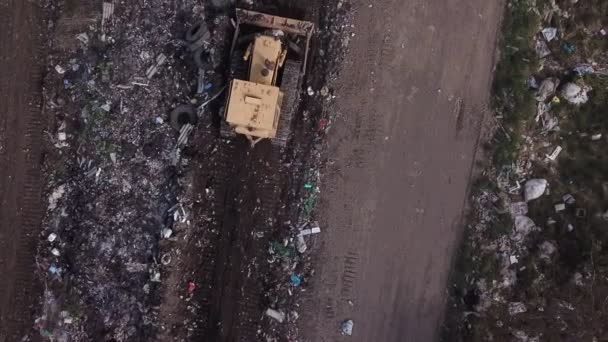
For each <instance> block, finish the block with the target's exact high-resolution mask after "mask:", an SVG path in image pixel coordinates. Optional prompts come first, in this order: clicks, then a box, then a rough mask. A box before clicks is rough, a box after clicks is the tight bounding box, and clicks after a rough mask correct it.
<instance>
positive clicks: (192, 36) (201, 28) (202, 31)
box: [186, 21, 209, 43]
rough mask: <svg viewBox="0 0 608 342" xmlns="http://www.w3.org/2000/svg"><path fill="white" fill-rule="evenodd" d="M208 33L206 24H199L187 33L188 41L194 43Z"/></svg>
mask: <svg viewBox="0 0 608 342" xmlns="http://www.w3.org/2000/svg"><path fill="white" fill-rule="evenodd" d="M208 33H209V30H208V29H207V26H205V23H204V22H202V21H201V22H198V23H196V24H194V25H192V27H190V29H189V30H188V32H186V41H188V42H189V43H194V42H196V41H197V40H199V39H200V38H202V37H203V36H205V35H206V34H208Z"/></svg>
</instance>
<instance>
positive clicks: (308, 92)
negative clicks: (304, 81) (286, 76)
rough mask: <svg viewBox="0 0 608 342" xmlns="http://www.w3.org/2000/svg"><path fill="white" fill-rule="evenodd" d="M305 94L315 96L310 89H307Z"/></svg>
mask: <svg viewBox="0 0 608 342" xmlns="http://www.w3.org/2000/svg"><path fill="white" fill-rule="evenodd" d="M306 93H307V94H308V96H313V95H315V91H314V90H313V89H312V87H308V89H307V90H306Z"/></svg>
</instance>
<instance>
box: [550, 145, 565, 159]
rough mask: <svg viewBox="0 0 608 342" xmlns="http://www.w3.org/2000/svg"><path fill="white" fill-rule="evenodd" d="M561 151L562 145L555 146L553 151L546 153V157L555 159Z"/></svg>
mask: <svg viewBox="0 0 608 342" xmlns="http://www.w3.org/2000/svg"><path fill="white" fill-rule="evenodd" d="M561 152H562V147H561V146H556V147H555V148H554V149H553V152H551V154H548V155H547V158H548V159H549V160H552V161H554V160H555V159H557V157H558V156H559V154H560V153H561Z"/></svg>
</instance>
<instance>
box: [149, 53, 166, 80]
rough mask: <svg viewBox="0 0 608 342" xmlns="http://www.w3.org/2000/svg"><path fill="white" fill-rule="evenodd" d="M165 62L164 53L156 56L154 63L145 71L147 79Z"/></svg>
mask: <svg viewBox="0 0 608 342" xmlns="http://www.w3.org/2000/svg"><path fill="white" fill-rule="evenodd" d="M165 62H167V56H166V55H165V54H164V53H161V54H159V55H158V56H156V64H155V65H152V66H151V67H149V68H148V70H147V71H146V77H147V78H148V79H150V78H152V77H154V75H156V73H157V72H158V69H159V68H160V67H161V66H163V64H165Z"/></svg>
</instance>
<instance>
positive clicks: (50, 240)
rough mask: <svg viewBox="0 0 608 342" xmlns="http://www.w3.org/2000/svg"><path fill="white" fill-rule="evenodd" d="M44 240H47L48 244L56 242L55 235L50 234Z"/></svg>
mask: <svg viewBox="0 0 608 342" xmlns="http://www.w3.org/2000/svg"><path fill="white" fill-rule="evenodd" d="M46 239H47V240H49V242H53V241H55V240H57V234H55V233H51V234H49V236H48V237H47V238H46Z"/></svg>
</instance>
